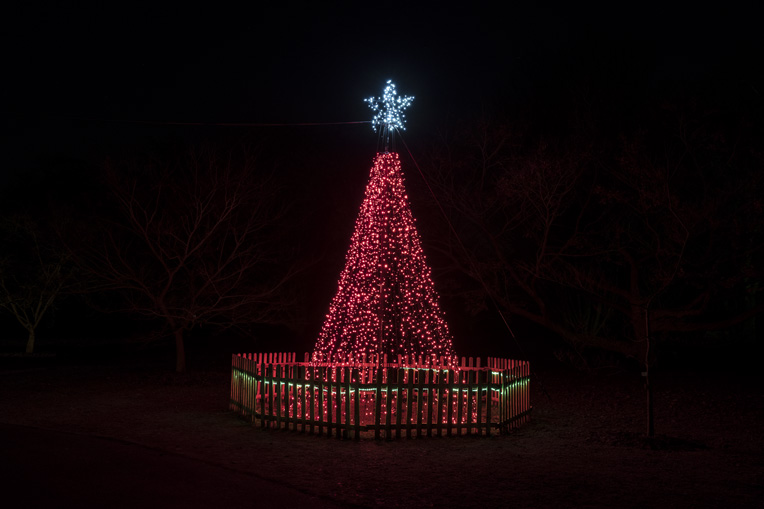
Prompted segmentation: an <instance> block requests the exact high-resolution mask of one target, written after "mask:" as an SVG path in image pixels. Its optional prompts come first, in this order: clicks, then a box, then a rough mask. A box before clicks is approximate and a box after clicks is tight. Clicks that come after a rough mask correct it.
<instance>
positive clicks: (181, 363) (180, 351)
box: [175, 329, 186, 373]
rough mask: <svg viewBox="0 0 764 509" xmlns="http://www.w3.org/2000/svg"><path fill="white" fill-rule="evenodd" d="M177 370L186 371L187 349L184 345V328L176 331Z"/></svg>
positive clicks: (179, 371)
mask: <svg viewBox="0 0 764 509" xmlns="http://www.w3.org/2000/svg"><path fill="white" fill-rule="evenodd" d="M175 371H177V372H178V373H185V371H186V349H185V347H184V345H183V329H177V330H176V331H175Z"/></svg>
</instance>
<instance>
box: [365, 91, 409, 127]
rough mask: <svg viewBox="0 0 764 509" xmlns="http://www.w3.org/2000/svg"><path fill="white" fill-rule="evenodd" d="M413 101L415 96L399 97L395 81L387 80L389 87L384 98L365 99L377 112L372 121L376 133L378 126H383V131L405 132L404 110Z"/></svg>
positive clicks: (383, 95)
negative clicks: (395, 130)
mask: <svg viewBox="0 0 764 509" xmlns="http://www.w3.org/2000/svg"><path fill="white" fill-rule="evenodd" d="M413 100H414V97H413V96H411V97H409V96H403V97H401V96H399V95H398V92H396V91H395V84H394V83H393V80H387V86H386V87H385V91H384V93H383V94H382V97H369V98H368V99H364V102H367V103H369V107H370V108H371V109H372V111H374V112H375V115H374V118H373V119H372V120H371V126H372V128H374V132H377V126H381V127H382V130H383V131H385V130H388V131H389V130H391V129H400V130H401V131H405V130H406V128H405V127H404V123H405V122H406V115H404V114H403V110H405V109H406V108H408V107H409V106H410V105H411V101H413Z"/></svg>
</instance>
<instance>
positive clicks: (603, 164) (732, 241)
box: [429, 126, 764, 436]
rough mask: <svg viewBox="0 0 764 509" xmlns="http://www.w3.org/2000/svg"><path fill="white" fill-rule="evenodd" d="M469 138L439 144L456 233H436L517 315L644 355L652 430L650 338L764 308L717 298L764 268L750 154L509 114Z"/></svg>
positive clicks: (440, 177)
mask: <svg viewBox="0 0 764 509" xmlns="http://www.w3.org/2000/svg"><path fill="white" fill-rule="evenodd" d="M698 132H700V130H699V131H698ZM696 135H697V134H696ZM462 139H463V140H469V141H470V142H471V143H468V144H463V143H462V144H460V143H459V142H458V141H457V142H455V143H454V142H452V143H449V144H444V146H443V147H444V148H442V149H441V150H440V151H439V152H437V153H436V156H435V157H433V158H432V159H431V164H430V165H429V167H430V171H431V174H432V175H433V180H434V181H435V182H436V187H437V191H436V192H437V194H438V195H439V197H440V198H441V200H442V202H443V203H444V204H445V205H446V209H447V211H448V213H449V216H450V222H451V224H452V225H454V230H455V231H456V232H457V233H458V236H459V239H460V240H457V239H456V238H455V237H454V236H453V235H451V236H444V237H443V238H444V239H448V240H446V241H445V242H443V243H440V245H439V246H438V247H439V248H440V250H441V251H442V252H443V253H446V254H447V255H448V256H449V257H450V259H451V260H452V266H453V267H454V268H457V269H458V270H459V271H461V272H462V273H464V274H467V275H469V276H470V277H471V278H473V279H474V280H475V281H476V282H478V283H479V284H478V286H477V287H473V288H474V289H475V291H477V292H485V293H487V294H488V295H490V297H491V299H492V300H493V301H494V302H496V303H497V305H498V306H499V307H500V308H502V309H504V310H506V311H508V312H509V313H510V314H511V315H515V316H520V317H524V318H526V319H529V320H531V321H533V322H535V323H537V324H540V325H542V326H544V327H546V328H547V329H549V330H551V331H554V332H555V333H557V334H559V335H560V336H561V337H562V338H564V339H565V340H567V341H568V343H569V344H570V345H572V347H573V348H574V349H575V350H576V351H578V352H583V351H584V350H586V349H591V348H599V349H604V350H608V351H612V352H617V353H619V354H621V355H624V356H626V357H631V358H634V359H637V360H638V361H639V362H640V364H641V365H642V367H643V376H645V381H646V388H647V407H648V409H647V423H648V424H647V434H648V435H649V436H652V435H653V434H654V426H653V413H652V398H651V394H652V393H651V389H650V378H649V375H650V367H651V365H652V364H653V362H654V360H655V350H654V348H653V341H654V339H655V338H656V337H659V336H661V335H665V334H667V333H676V332H682V331H699V330H713V329H717V328H722V327H729V326H731V325H733V324H736V323H740V322H741V321H743V320H746V319H748V318H750V317H752V316H755V315H756V314H759V313H761V312H762V310H763V307H764V306H762V305H761V304H759V305H754V306H750V307H748V308H743V309H738V310H730V312H729V313H727V314H725V315H723V316H719V315H718V314H715V313H712V312H710V308H711V307H712V304H713V303H714V302H719V300H721V299H723V298H725V296H728V295H731V294H734V293H735V292H737V293H740V292H743V291H745V281H746V278H748V280H749V281H750V280H751V278H754V279H755V278H757V277H760V275H761V272H760V267H758V266H756V262H755V260H756V259H757V257H758V253H760V251H761V248H762V242H761V241H762V239H761V235H760V233H761V228H760V218H761V215H760V214H756V211H755V209H756V207H757V206H758V207H760V205H757V203H760V201H759V199H758V198H756V196H757V195H756V194H755V191H753V190H755V189H757V187H760V185H761V182H760V180H761V178H760V175H759V173H760V171H758V172H757V170H759V169H758V168H756V167H755V160H742V161H741V160H740V156H739V155H738V156H737V157H729V156H728V157H726V158H725V157H723V155H724V150H725V149H726V148H727V147H725V146H708V144H703V143H699V142H697V143H696V145H694V146H692V145H691V144H688V143H677V142H676V141H675V140H673V141H671V142H669V141H667V140H666V139H665V138H661V137H657V138H656V139H654V140H650V139H648V137H647V136H643V135H641V134H639V133H637V134H635V135H633V136H632V137H631V138H630V139H622V140H621V141H620V143H618V145H617V146H613V145H612V144H611V145H608V144H604V143H603V145H604V146H603V147H599V148H598V151H597V152H596V153H595V152H594V151H593V150H592V149H591V148H589V147H590V146H587V145H585V144H584V143H582V142H581V141H580V140H578V141H576V142H575V143H558V144H557V145H556V146H550V145H544V144H541V143H538V142H537V141H528V140H526V139H523V138H522V137H521V136H517V135H513V134H512V133H511V132H509V131H508V130H506V129H504V128H501V127H499V128H493V127H490V126H488V127H486V126H483V127H482V128H478V129H476V130H475V133H474V134H472V135H465V136H464V137H463V138H462ZM740 149H741V147H739V146H738V147H737V150H738V151H740ZM699 161H702V163H699ZM750 164H753V165H754V167H751V166H747V165H750ZM708 165H713V167H709V166H708ZM578 300H583V301H584V302H587V303H588V306H589V310H590V312H589V313H583V314H581V313H579V318H580V317H581V316H584V317H585V320H583V321H581V320H579V321H572V320H570V313H566V309H567V310H569V308H570V303H571V301H574V302H575V301H578ZM595 311H596V312H595Z"/></svg>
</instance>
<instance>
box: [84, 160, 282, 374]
mask: <svg viewBox="0 0 764 509" xmlns="http://www.w3.org/2000/svg"><path fill="white" fill-rule="evenodd" d="M107 175H108V178H107V180H108V185H109V189H110V191H111V198H113V200H114V201H113V204H114V210H112V212H111V214H110V216H111V217H108V218H104V220H103V221H102V226H101V228H100V229H99V231H98V232H97V233H95V234H94V236H93V237H92V238H91V239H90V242H89V243H90V246H89V247H86V248H84V249H81V250H78V251H79V253H80V255H79V257H78V259H79V260H80V262H81V263H82V264H83V266H85V267H87V268H88V269H89V270H90V271H92V272H93V273H94V274H96V275H97V276H98V277H99V278H100V279H101V281H102V282H103V283H104V286H105V287H106V288H109V289H114V290H118V291H120V293H121V294H122V295H123V297H124V299H125V303H126V309H127V310H129V311H132V312H134V313H137V314H140V315H144V316H147V317H153V318H158V319H161V320H162V321H163V322H164V323H165V325H166V327H167V329H168V330H169V332H170V333H171V334H172V335H173V336H174V339H175V348H176V370H177V371H178V372H182V371H185V369H186V359H185V348H184V333H185V332H187V331H189V330H191V329H192V328H194V327H196V326H199V325H203V324H213V325H218V326H231V325H236V324H246V323H274V322H279V321H281V320H283V319H284V317H285V314H286V312H287V311H288V295H287V291H286V283H287V282H288V281H289V280H290V278H291V277H292V276H293V275H294V274H295V270H294V267H293V266H289V265H287V259H286V254H287V253H286V249H285V242H284V241H285V238H284V236H285V234H284V232H283V230H280V229H279V227H280V226H281V225H280V224H279V219H280V218H281V216H282V214H283V212H284V210H285V207H284V205H283V200H281V199H280V197H279V196H277V194H276V189H275V187H274V182H273V179H271V178H268V177H266V176H263V174H262V170H261V169H260V168H259V167H258V166H257V165H255V164H254V162H253V161H252V159H251V158H249V157H248V156H243V157H242V158H239V159H234V157H233V156H231V155H228V156H227V157H225V158H221V157H218V156H216V154H215V153H214V152H212V151H210V150H207V151H201V152H195V153H192V154H190V155H189V156H187V157H183V158H179V159H178V160H176V161H174V162H172V163H170V162H162V161H145V162H142V163H129V164H109V165H108V166H107Z"/></svg>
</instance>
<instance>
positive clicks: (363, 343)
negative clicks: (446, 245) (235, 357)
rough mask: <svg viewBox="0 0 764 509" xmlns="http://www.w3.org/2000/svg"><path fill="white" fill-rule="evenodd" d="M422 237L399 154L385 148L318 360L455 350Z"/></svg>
mask: <svg viewBox="0 0 764 509" xmlns="http://www.w3.org/2000/svg"><path fill="white" fill-rule="evenodd" d="M421 244H422V243H421V240H420V238H419V233H418V232H417V230H416V226H415V224H414V218H413V216H412V214H411V207H410V205H409V201H408V196H407V195H406V191H405V187H404V179H403V172H402V170H401V164H400V161H399V158H398V154H397V153H384V154H377V156H376V158H375V159H374V165H373V166H372V168H371V175H370V178H369V183H368V184H367V186H366V195H365V198H364V201H363V204H362V205H361V210H360V212H359V214H358V218H357V219H356V224H355V231H354V232H353V236H352V239H351V241H350V249H349V250H348V252H347V255H346V259H345V268H344V269H343V271H342V273H341V274H340V279H339V287H338V290H337V294H336V295H335V297H334V299H333V300H332V302H331V304H330V306H329V313H328V314H327V315H326V320H325V322H324V325H323V328H322V330H321V333H320V335H319V337H318V340H317V341H316V347H315V350H314V353H313V359H314V361H319V360H321V361H338V360H350V359H360V358H362V357H363V355H367V356H372V355H375V354H378V355H388V356H391V357H392V356H397V355H415V356H419V355H423V356H427V357H430V356H433V355H434V356H438V357H439V356H453V355H454V352H453V345H452V339H451V334H450V332H449V330H448V324H447V323H446V321H445V317H444V314H443V312H442V310H441V309H440V306H439V304H438V300H439V296H438V294H437V292H436V291H435V286H434V284H433V282H432V278H431V270H430V267H429V265H428V264H427V260H426V258H425V255H424V252H423V251H422V245H421Z"/></svg>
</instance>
